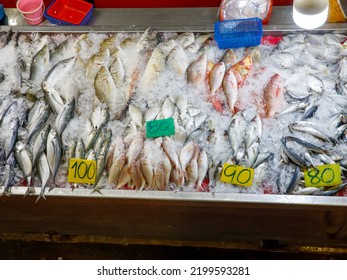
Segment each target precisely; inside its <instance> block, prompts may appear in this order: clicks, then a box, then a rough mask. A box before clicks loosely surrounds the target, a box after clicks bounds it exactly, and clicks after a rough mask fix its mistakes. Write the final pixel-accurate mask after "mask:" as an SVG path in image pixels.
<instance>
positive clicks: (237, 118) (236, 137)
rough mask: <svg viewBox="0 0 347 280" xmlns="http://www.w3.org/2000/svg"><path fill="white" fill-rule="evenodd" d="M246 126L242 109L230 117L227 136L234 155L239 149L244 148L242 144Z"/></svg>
mask: <svg viewBox="0 0 347 280" xmlns="http://www.w3.org/2000/svg"><path fill="white" fill-rule="evenodd" d="M246 126H247V122H246V120H245V118H244V116H243V114H242V111H240V112H238V113H237V114H235V115H234V116H233V117H232V119H231V122H230V126H229V129H228V137H229V142H230V145H231V148H232V151H233V154H234V156H236V154H237V153H238V152H239V151H240V149H244V148H243V145H244V139H245V130H246Z"/></svg>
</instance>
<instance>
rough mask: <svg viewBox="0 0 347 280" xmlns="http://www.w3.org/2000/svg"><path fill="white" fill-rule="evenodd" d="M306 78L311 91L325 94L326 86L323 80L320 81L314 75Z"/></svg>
mask: <svg viewBox="0 0 347 280" xmlns="http://www.w3.org/2000/svg"><path fill="white" fill-rule="evenodd" d="M306 78H307V85H308V87H309V89H310V90H312V91H314V92H317V93H323V91H324V84H323V82H322V80H321V79H319V78H318V77H317V76H315V75H312V74H308V75H307V77H306Z"/></svg>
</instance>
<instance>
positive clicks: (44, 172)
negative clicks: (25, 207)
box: [35, 153, 50, 203]
mask: <svg viewBox="0 0 347 280" xmlns="http://www.w3.org/2000/svg"><path fill="white" fill-rule="evenodd" d="M37 173H38V174H39V179H40V182H41V192H40V194H39V196H38V197H37V199H36V201H35V203H37V202H38V201H39V200H40V198H44V199H46V197H45V189H46V186H47V182H48V179H49V175H50V172H49V165H48V161H47V157H46V154H45V153H42V154H41V155H40V157H39V159H38V161H37Z"/></svg>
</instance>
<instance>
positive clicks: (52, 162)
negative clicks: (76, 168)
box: [46, 129, 62, 189]
mask: <svg viewBox="0 0 347 280" xmlns="http://www.w3.org/2000/svg"><path fill="white" fill-rule="evenodd" d="M46 154H47V161H48V165H49V170H50V171H51V174H52V175H53V185H55V177H56V176H57V172H58V168H59V164H60V160H61V157H62V149H61V145H60V141H59V137H58V133H57V132H56V131H55V129H51V131H50V132H49V134H48V137H47V147H46ZM50 189H51V188H50Z"/></svg>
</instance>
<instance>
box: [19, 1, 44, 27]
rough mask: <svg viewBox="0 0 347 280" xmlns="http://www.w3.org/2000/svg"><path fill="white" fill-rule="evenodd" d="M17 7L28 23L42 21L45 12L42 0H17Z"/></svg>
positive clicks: (33, 23) (35, 23)
mask: <svg viewBox="0 0 347 280" xmlns="http://www.w3.org/2000/svg"><path fill="white" fill-rule="evenodd" d="M17 9H18V10H19V11H20V12H21V14H22V16H23V17H24V18H25V20H26V22H27V24H29V25H37V24H39V23H41V22H42V21H43V14H44V13H45V4H44V3H43V0H18V1H17Z"/></svg>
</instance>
